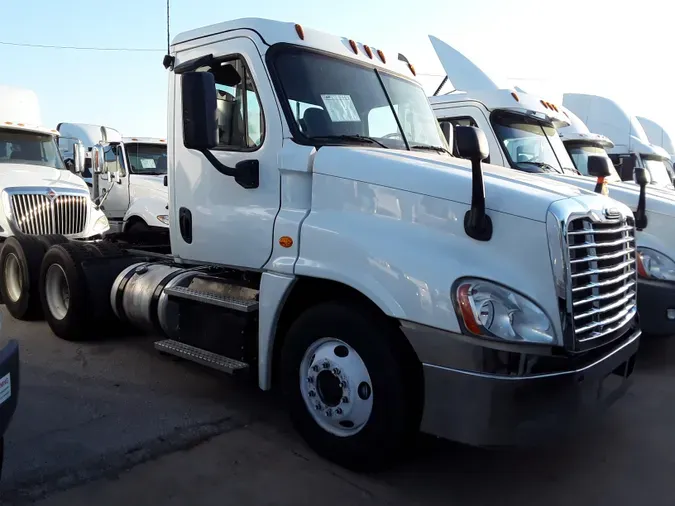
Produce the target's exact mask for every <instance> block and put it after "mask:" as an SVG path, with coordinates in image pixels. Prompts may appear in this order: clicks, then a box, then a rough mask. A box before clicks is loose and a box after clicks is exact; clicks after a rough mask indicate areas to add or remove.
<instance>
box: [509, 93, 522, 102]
mask: <svg viewBox="0 0 675 506" xmlns="http://www.w3.org/2000/svg"><path fill="white" fill-rule="evenodd" d="M511 96H512V97H513V98H514V99H515V101H516V102H520V97H519V96H518V93H516V92H515V91H512V92H511Z"/></svg>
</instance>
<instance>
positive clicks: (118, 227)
mask: <svg viewBox="0 0 675 506" xmlns="http://www.w3.org/2000/svg"><path fill="white" fill-rule="evenodd" d="M57 129H58V130H59V132H60V133H61V134H62V135H63V136H64V137H66V138H67V139H68V140H67V142H66V143H62V145H61V148H62V150H63V151H64V153H70V152H71V145H72V143H74V142H76V141H77V140H80V141H81V142H82V143H83V144H84V146H85V148H87V150H88V152H90V150H91V148H92V147H93V146H94V145H96V144H98V143H100V142H103V139H105V142H106V150H105V153H104V163H105V164H106V166H107V170H106V172H103V173H101V174H94V173H91V172H89V173H85V174H84V176H85V178H86V180H87V184H89V186H90V188H91V192H92V198H94V199H100V200H102V201H103V200H104V202H103V204H102V208H103V209H104V210H105V213H106V216H107V217H108V220H109V221H110V232H111V233H120V232H125V233H128V234H131V235H135V236H147V235H148V234H153V235H155V236H156V237H157V238H158V240H163V241H165V242H168V227H169V214H168V190H167V187H166V185H165V184H164V183H165V176H166V162H167V155H166V139H158V138H157V139H156V138H140V137H125V138H123V137H122V135H121V134H120V133H119V132H118V131H117V130H115V129H113V128H110V127H106V126H102V125H89V124H84V123H59V125H58V126H57ZM66 156H67V155H66ZM90 156H91V155H90ZM112 165H115V167H111V166H112ZM112 177H114V178H115V180H114V182H115V184H111V185H110V184H109V183H110V181H111V179H110V178H112ZM108 187H109V188H110V190H109V191H108Z"/></svg>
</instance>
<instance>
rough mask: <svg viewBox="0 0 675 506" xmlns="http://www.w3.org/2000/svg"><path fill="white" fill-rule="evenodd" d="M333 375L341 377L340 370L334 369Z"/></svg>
mask: <svg viewBox="0 0 675 506" xmlns="http://www.w3.org/2000/svg"><path fill="white" fill-rule="evenodd" d="M333 374H335V376H339V375H340V369H338V368H337V367H336V368H335V369H333Z"/></svg>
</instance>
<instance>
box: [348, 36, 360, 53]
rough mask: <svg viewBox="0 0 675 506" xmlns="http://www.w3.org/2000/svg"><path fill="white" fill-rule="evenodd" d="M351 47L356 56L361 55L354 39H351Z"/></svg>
mask: <svg viewBox="0 0 675 506" xmlns="http://www.w3.org/2000/svg"><path fill="white" fill-rule="evenodd" d="M349 45H350V46H352V51H354V54H359V48H358V46H357V45H356V42H354V41H353V40H352V39H349Z"/></svg>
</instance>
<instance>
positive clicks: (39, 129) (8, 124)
mask: <svg viewBox="0 0 675 506" xmlns="http://www.w3.org/2000/svg"><path fill="white" fill-rule="evenodd" d="M0 128H8V129H12V130H23V131H26V132H34V133H39V134H47V135H53V136H54V137H58V136H59V135H60V134H59V131H58V130H54V129H52V128H48V127H44V126H40V125H31V124H28V123H17V122H15V121H0Z"/></svg>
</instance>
